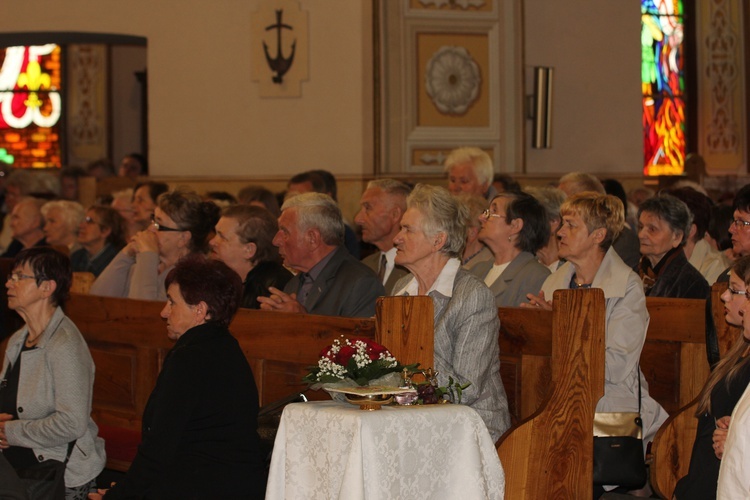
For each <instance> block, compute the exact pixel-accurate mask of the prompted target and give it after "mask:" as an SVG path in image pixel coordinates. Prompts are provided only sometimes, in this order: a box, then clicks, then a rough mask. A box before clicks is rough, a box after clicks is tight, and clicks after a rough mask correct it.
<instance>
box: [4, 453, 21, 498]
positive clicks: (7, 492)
mask: <svg viewBox="0 0 750 500" xmlns="http://www.w3.org/2000/svg"><path fill="white" fill-rule="evenodd" d="M0 498H3V499H8V500H27V499H28V497H27V496H26V486H24V484H23V482H22V481H21V480H20V479H19V478H18V474H16V470H15V469H14V468H13V466H12V465H10V464H9V463H8V460H7V459H6V458H5V456H4V455H3V454H2V453H0Z"/></svg>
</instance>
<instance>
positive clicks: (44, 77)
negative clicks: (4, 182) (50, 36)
mask: <svg viewBox="0 0 750 500" xmlns="http://www.w3.org/2000/svg"><path fill="white" fill-rule="evenodd" d="M60 53H61V51H60V47H59V46H57V45H54V44H48V45H33V46H28V47H7V48H5V49H0V151H5V154H3V155H2V157H1V158H0V161H2V162H3V163H7V164H10V165H11V166H13V167H16V168H49V167H60V166H61V148H60V116H61V114H62V99H61V96H60V90H61V89H60V82H61V76H60V66H61V65H60Z"/></svg>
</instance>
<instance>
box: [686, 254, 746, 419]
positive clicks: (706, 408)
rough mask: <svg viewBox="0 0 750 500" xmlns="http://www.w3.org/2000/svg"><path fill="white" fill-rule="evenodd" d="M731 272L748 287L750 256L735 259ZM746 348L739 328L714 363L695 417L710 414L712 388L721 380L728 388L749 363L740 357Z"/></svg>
mask: <svg viewBox="0 0 750 500" xmlns="http://www.w3.org/2000/svg"><path fill="white" fill-rule="evenodd" d="M732 272H733V273H734V274H736V275H737V276H738V277H739V278H742V281H744V282H745V286H750V256H748V255H746V256H744V257H742V258H740V259H737V261H735V263H734V265H733V266H732ZM747 347H748V343H747V341H746V340H745V337H744V335H743V331H742V328H740V333H739V337H738V338H737V339H735V341H734V344H732V347H730V348H729V350H728V351H727V352H726V354H724V356H723V357H722V358H721V360H720V361H719V362H718V363H716V366H715V367H714V369H713V371H712V372H711V375H710V376H709V377H708V380H707V381H706V385H705V386H703V391H702V392H701V396H700V401H699V403H698V409H697V410H696V412H695V415H696V416H698V417H699V416H701V415H703V414H704V413H711V393H712V392H713V390H714V387H716V386H717V385H718V384H719V382H721V381H722V380H724V383H725V384H726V386H727V387H729V384H731V383H732V380H733V379H734V378H735V377H736V376H737V374H738V373H739V372H740V371H741V370H742V369H743V368H744V367H745V365H746V364H747V363H748V362H749V361H750V356H746V357H745V358H743V357H742V355H743V354H744V353H745V350H746V349H747Z"/></svg>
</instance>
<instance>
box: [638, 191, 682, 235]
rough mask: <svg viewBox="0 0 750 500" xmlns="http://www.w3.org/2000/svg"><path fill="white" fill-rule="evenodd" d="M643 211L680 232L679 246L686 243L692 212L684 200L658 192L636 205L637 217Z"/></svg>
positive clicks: (674, 230)
mask: <svg viewBox="0 0 750 500" xmlns="http://www.w3.org/2000/svg"><path fill="white" fill-rule="evenodd" d="M643 212H649V213H652V214H654V215H656V216H657V217H659V218H660V219H661V220H663V221H664V222H666V223H667V224H669V228H670V229H671V230H672V231H673V232H675V233H678V232H679V233H682V242H681V243H680V245H681V246H684V245H685V243H687V239H688V236H689V235H690V226H691V225H692V224H693V214H692V213H690V209H689V208H688V206H687V205H686V204H685V202H684V201H682V200H680V199H679V198H676V197H674V196H672V195H670V194H664V193H662V194H659V195H658V196H654V197H653V198H649V199H648V200H645V201H644V202H643V203H641V206H640V207H638V218H639V219H640V218H641V214H642V213H643Z"/></svg>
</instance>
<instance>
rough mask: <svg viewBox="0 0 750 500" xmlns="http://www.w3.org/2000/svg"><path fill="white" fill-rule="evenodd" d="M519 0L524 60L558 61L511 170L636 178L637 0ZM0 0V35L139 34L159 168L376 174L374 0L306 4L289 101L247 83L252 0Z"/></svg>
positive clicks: (184, 172) (236, 173)
mask: <svg viewBox="0 0 750 500" xmlns="http://www.w3.org/2000/svg"><path fill="white" fill-rule="evenodd" d="M387 1H397V0H387ZM500 1H506V0H500ZM508 1H510V0H508ZM519 1H523V8H524V15H525V25H524V30H525V34H524V57H525V62H524V65H525V68H526V69H527V73H529V72H528V69H529V68H530V67H531V66H534V65H545V66H554V67H555V82H554V84H555V99H554V109H553V117H554V129H553V148H552V149H550V150H531V149H530V147H529V145H528V144H529V142H530V141H529V138H528V135H527V138H526V147H525V161H526V166H525V168H524V167H523V166H518V167H517V168H516V171H517V172H522V171H525V172H526V173H530V174H544V173H552V174H554V176H557V174H559V173H560V172H564V171H567V170H572V169H580V170H587V171H596V172H607V173H610V172H611V173H612V175H615V174H618V173H621V174H626V175H637V174H639V172H640V169H641V165H640V157H641V138H640V99H639V85H638V84H639V74H640V61H639V57H640V52H639V48H638V40H639V29H640V28H639V17H638V14H639V6H638V3H637V1H636V0H618V1H608V2H601V1H600V0H579V1H578V2H575V4H576V5H575V6H571V5H570V2H558V1H552V0H519ZM7 3H8V4H9V5H7V6H6V10H7V12H9V13H11V15H8V16H3V17H2V18H0V31H4V32H22V31H85V32H101V33H119V34H128V35H138V36H144V37H146V38H147V39H148V56H147V57H148V59H147V62H148V73H149V75H148V85H149V133H150V137H149V153H150V166H151V172H152V174H153V175H155V176H162V177H171V176H176V177H185V176H187V177H190V176H196V177H197V176H204V177H205V176H222V177H241V178H252V177H259V178H263V179H265V180H270V181H273V180H280V179H284V178H287V177H288V176H289V175H290V174H293V173H296V172H299V171H302V170H306V169H312V168H324V169H328V170H330V171H332V172H334V173H335V174H338V175H339V176H341V178H342V179H346V178H347V177H348V178H350V179H352V178H353V179H357V178H361V177H362V176H368V175H371V174H372V172H373V167H372V156H373V98H372V95H373V89H372V79H373V78H372V42H371V41H372V18H371V17H372V4H371V0H304V1H302V2H301V6H302V8H303V9H304V10H305V11H307V12H308V16H309V23H310V24H309V33H310V36H309V38H310V40H309V42H310V57H309V81H308V82H305V83H303V84H302V97H301V98H289V99H278V98H266V99H263V98H260V97H259V95H258V85H257V83H254V82H251V81H250V64H251V63H250V61H249V60H248V57H249V55H248V54H249V52H250V50H249V44H250V33H249V26H250V16H251V14H252V13H253V12H254V11H255V10H256V9H257V7H258V5H259V3H260V0H214V1H206V0H158V1H154V0H130V1H128V2H117V1H114V0H66V1H65V2H60V1H57V0H37V2H35V3H34V8H33V15H32V14H30V11H29V7H28V4H27V2H21V1H20V0H10V1H8V2H7ZM571 14H572V15H571ZM561 19H564V22H563V21H561ZM519 36H520V35H519ZM529 74H530V73H529ZM529 85H530V84H529ZM521 98H522V97H521V96H519V99H521ZM228 123H231V124H232V126H228V125H227V124H228ZM527 126H528V125H527ZM118 133H120V132H118ZM115 160H116V161H117V160H119V158H115Z"/></svg>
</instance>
